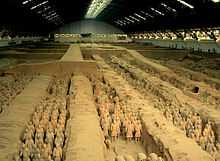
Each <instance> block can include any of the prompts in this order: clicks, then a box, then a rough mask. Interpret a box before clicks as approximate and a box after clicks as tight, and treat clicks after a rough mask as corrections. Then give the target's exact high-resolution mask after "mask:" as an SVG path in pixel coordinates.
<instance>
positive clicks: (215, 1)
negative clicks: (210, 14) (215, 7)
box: [212, 0, 220, 3]
mask: <svg viewBox="0 0 220 161" xmlns="http://www.w3.org/2000/svg"><path fill="white" fill-rule="evenodd" d="M212 2H214V3H218V2H220V0H212Z"/></svg>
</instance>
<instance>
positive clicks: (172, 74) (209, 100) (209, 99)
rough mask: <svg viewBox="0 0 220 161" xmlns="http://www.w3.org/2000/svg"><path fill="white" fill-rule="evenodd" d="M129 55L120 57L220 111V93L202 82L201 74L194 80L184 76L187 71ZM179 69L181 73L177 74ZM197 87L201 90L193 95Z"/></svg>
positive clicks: (132, 52) (136, 55)
mask: <svg viewBox="0 0 220 161" xmlns="http://www.w3.org/2000/svg"><path fill="white" fill-rule="evenodd" d="M128 54H129V55H128V56H127V55H126V56H124V55H120V57H121V58H123V59H124V60H126V61H127V62H129V63H130V64H131V65H133V66H135V67H137V68H140V69H142V70H144V71H147V72H148V73H151V74H152V75H154V76H156V77H158V78H160V79H161V80H163V81H166V82H169V83H170V84H172V85H174V86H175V87H176V88H179V89H180V90H181V91H183V92H184V94H186V95H188V96H189V97H193V98H195V99H197V100H199V101H201V102H204V103H206V104H207V105H209V106H210V107H213V108H216V109H219V103H220V93H219V91H218V90H216V89H214V88H211V87H210V85H207V84H205V83H202V82H201V80H199V78H201V77H202V76H200V75H199V74H197V75H196V78H197V80H192V79H191V78H190V77H185V76H184V75H185V74H186V73H188V71H187V70H185V71H180V70H179V69H178V67H176V66H173V67H172V70H170V69H169V68H167V67H165V66H163V65H160V64H157V63H154V62H153V61H151V60H149V59H147V58H145V57H143V56H142V55H140V54H139V53H137V52H134V51H128ZM151 63H152V64H153V65H152V64H151ZM163 67H164V68H165V70H160V68H163ZM177 69H178V71H179V73H176V70H177ZM203 77H204V76H203ZM198 80H199V81H198ZM195 86H198V87H199V88H200V90H199V92H198V93H196V94H195V93H193V92H192V90H191V89H192V88H194V87H195Z"/></svg>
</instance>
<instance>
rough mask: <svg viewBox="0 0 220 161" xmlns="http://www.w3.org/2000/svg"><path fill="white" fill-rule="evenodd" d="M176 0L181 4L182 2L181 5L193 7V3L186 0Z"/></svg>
mask: <svg viewBox="0 0 220 161" xmlns="http://www.w3.org/2000/svg"><path fill="white" fill-rule="evenodd" d="M177 1H178V2H180V3H181V4H183V5H184V6H186V7H189V8H191V9H193V8H194V6H193V5H191V4H189V3H187V2H185V1H183V0H177Z"/></svg>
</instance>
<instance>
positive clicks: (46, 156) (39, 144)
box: [13, 76, 70, 161]
mask: <svg viewBox="0 0 220 161" xmlns="http://www.w3.org/2000/svg"><path fill="white" fill-rule="evenodd" d="M69 87H70V78H69V76H56V77H54V78H53V79H52V80H51V81H50V83H49V86H48V89H47V91H48V95H47V96H45V97H44V98H43V99H42V100H41V102H40V103H39V104H38V105H36V107H35V112H34V113H33V115H32V118H31V119H30V121H29V122H28V123H27V125H26V127H25V129H24V132H23V133H22V135H21V137H20V140H19V143H18V149H17V151H16V152H15V153H14V155H13V159H14V160H15V161H17V160H19V161H26V160H33V161H34V160H59V161H64V160H65V158H66V155H65V154H66V150H67V142H68V139H69V138H68V136H69V132H70V125H69V118H70V115H69V100H68V98H69V97H68V96H67V94H68V91H69Z"/></svg>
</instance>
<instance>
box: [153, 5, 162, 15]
mask: <svg viewBox="0 0 220 161" xmlns="http://www.w3.org/2000/svg"><path fill="white" fill-rule="evenodd" d="M150 9H151V10H152V11H154V12H156V13H158V14H159V15H162V16H164V13H162V12H160V11H158V10H157V9H155V8H153V7H152V8H150Z"/></svg>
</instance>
